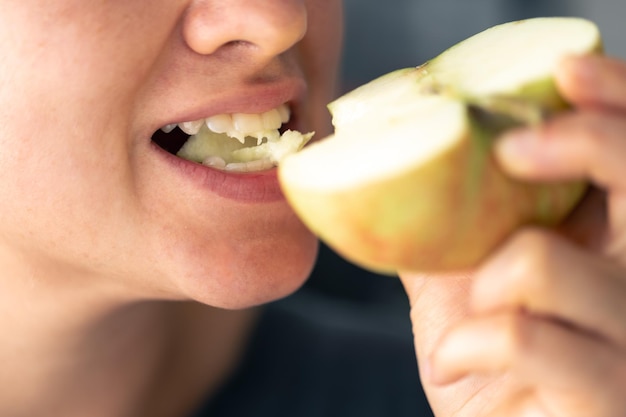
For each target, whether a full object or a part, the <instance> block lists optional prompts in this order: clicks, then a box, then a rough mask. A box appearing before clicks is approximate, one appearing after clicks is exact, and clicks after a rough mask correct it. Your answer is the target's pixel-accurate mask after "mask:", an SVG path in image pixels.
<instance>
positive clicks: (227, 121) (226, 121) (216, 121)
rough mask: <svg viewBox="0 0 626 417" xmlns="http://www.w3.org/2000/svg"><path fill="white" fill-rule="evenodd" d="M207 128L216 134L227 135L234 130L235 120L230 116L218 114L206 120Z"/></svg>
mask: <svg viewBox="0 0 626 417" xmlns="http://www.w3.org/2000/svg"><path fill="white" fill-rule="evenodd" d="M206 126H207V127H208V128H209V129H210V130H212V131H213V132H215V133H226V132H228V131H231V130H233V128H234V127H233V118H232V117H231V116H230V114H218V115H217V116H211V117H209V118H208V119H206Z"/></svg>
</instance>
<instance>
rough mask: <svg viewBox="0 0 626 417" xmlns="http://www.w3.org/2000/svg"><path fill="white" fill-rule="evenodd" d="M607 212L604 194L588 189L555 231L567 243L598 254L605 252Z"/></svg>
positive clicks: (593, 188)
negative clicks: (572, 243)
mask: <svg viewBox="0 0 626 417" xmlns="http://www.w3.org/2000/svg"><path fill="white" fill-rule="evenodd" d="M607 210H608V208H607V195H606V193H605V192H603V191H602V190H600V189H598V188H596V187H590V188H589V189H588V190H587V192H586V194H585V196H584V197H583V199H582V201H581V202H580V203H579V204H578V205H577V206H576V207H575V208H574V210H573V211H572V212H571V213H570V214H569V215H568V216H567V218H566V219H565V220H564V221H563V222H562V223H561V224H559V225H558V226H557V227H556V228H555V230H556V231H557V232H558V233H559V234H560V235H561V236H564V237H565V238H567V239H568V240H569V241H571V242H574V243H575V244H577V245H579V246H582V247H585V248H587V249H590V250H592V251H594V252H596V253H599V252H601V251H604V250H606V244H607V239H608V236H607V234H606V232H607V228H608V223H607V222H608V215H607Z"/></svg>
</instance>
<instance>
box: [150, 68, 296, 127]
mask: <svg viewBox="0 0 626 417" xmlns="http://www.w3.org/2000/svg"><path fill="white" fill-rule="evenodd" d="M305 94H306V84H305V82H304V80H302V79H301V78H296V77H293V78H284V79H280V80H276V81H273V82H271V83H263V84H252V85H245V86H241V87H229V91H228V92H217V93H214V94H213V95H207V98H206V99H204V100H202V102H200V103H196V104H194V105H193V107H190V106H189V103H180V106H178V107H177V109H176V110H174V112H173V114H172V113H170V114H168V115H167V116H165V117H167V118H165V117H163V118H161V119H160V120H158V121H156V123H155V124H154V125H153V126H151V129H152V132H155V131H157V130H158V129H160V128H161V127H163V126H165V125H168V124H175V123H182V122H188V121H194V120H200V119H205V118H208V117H211V116H214V115H218V114H232V113H250V114H256V113H263V112H266V111H269V110H271V109H273V108H276V107H278V106H279V105H281V104H283V103H288V104H289V106H290V108H291V109H292V112H293V111H294V110H295V111H296V113H297V110H296V109H297V107H299V103H300V102H301V101H302V100H303V97H304V95H305Z"/></svg>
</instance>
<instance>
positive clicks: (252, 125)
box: [161, 104, 290, 143]
mask: <svg viewBox="0 0 626 417" xmlns="http://www.w3.org/2000/svg"><path fill="white" fill-rule="evenodd" d="M289 117H290V112H289V107H287V105H285V104H282V105H280V106H278V107H277V108H275V109H272V110H270V111H267V112H265V113H261V114H251V113H233V114H218V115H215V116H211V117H208V118H206V119H200V120H193V121H188V122H182V123H178V124H169V125H166V126H163V127H162V128H161V130H163V131H164V132H165V133H169V132H171V131H172V130H174V128H176V126H178V127H179V128H180V129H181V130H182V131H183V132H185V133H186V134H188V135H195V134H197V133H198V132H199V131H200V129H201V128H202V126H204V125H206V126H207V127H208V128H209V129H210V130H211V131H213V132H215V133H225V134H227V135H228V136H230V137H233V138H236V139H237V140H239V141H240V142H241V143H243V142H244V140H245V138H246V136H251V137H255V138H257V140H259V141H260V140H261V138H263V137H268V136H276V135H277V134H278V132H277V130H278V129H279V128H280V126H281V125H282V124H283V123H286V122H287V121H289Z"/></svg>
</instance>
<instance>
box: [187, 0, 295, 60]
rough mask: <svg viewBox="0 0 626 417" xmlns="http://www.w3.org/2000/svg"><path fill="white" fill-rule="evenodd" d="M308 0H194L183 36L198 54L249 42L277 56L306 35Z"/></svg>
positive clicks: (269, 54)
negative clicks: (306, 5) (306, 3)
mask: <svg viewBox="0 0 626 417" xmlns="http://www.w3.org/2000/svg"><path fill="white" fill-rule="evenodd" d="M304 1H305V0H194V1H193V2H192V3H191V5H190V6H189V9H188V10H187V14H186V15H185V17H184V22H183V36H184V38H185V42H186V43H187V45H189V47H190V48H191V49H192V50H194V51H195V52H197V53H199V54H205V55H208V54H213V53H215V52H217V51H218V50H219V49H220V48H223V47H225V46H228V45H246V46H249V47H251V48H253V50H254V51H255V52H256V53H257V54H260V55H262V56H266V57H269V56H275V55H278V54H280V53H281V52H284V51H286V50H287V49H289V48H290V47H291V46H293V45H294V44H296V43H297V42H298V41H299V40H300V39H302V38H303V37H304V34H305V33H306V30H307V11H306V7H305V4H304Z"/></svg>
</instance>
